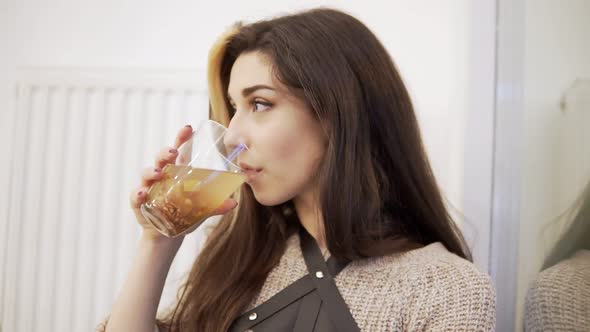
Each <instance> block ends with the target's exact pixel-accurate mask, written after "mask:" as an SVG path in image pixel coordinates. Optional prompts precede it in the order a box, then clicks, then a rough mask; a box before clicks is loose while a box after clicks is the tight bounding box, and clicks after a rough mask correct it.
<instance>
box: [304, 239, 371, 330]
mask: <svg viewBox="0 0 590 332" xmlns="http://www.w3.org/2000/svg"><path fill="white" fill-rule="evenodd" d="M299 236H300V239H301V251H303V257H304V258H305V264H306V265H307V270H308V271H309V276H310V277H311V279H312V281H313V283H314V284H315V286H316V287H315V288H316V289H317V292H318V294H319V296H320V298H321V299H322V302H323V304H322V307H324V308H325V310H326V312H327V314H328V317H330V321H331V322H332V325H333V326H334V327H335V328H336V330H337V331H338V332H360V329H359V327H358V325H357V324H356V321H355V320H354V317H352V314H351V313H350V309H349V308H348V306H347V305H346V302H344V299H343V298H342V295H341V294H340V291H338V287H336V282H335V281H334V277H335V276H336V275H337V274H338V273H339V272H340V271H342V269H343V268H344V267H345V266H346V265H347V264H348V263H349V262H337V261H336V262H334V261H335V259H332V261H333V263H331V264H330V266H329V265H327V264H326V261H325V260H324V257H323V256H322V252H321V250H320V248H319V247H318V245H317V243H316V241H315V240H314V238H313V237H312V236H311V235H310V234H309V233H308V232H307V231H306V230H305V228H304V227H300V229H299ZM331 258H332V257H331Z"/></svg>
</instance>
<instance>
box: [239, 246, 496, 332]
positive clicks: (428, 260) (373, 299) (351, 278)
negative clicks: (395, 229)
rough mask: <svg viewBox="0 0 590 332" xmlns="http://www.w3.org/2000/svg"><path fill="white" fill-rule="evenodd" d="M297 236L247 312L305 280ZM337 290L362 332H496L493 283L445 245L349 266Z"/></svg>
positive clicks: (339, 278)
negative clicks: (299, 280)
mask: <svg viewBox="0 0 590 332" xmlns="http://www.w3.org/2000/svg"><path fill="white" fill-rule="evenodd" d="M307 273H308V272H307V268H306V265H305V261H304V259H303V254H302V252H301V249H300V246H299V237H298V236H297V235H294V236H292V237H291V238H289V240H288V242H287V250H286V252H285V254H284V255H283V257H282V258H281V261H280V263H279V265H278V266H276V267H275V268H274V269H273V270H272V271H271V273H270V274H269V276H268V278H267V280H266V282H265V283H264V285H263V287H262V289H261V291H260V293H259V294H258V296H257V297H256V298H255V299H254V301H252V303H251V304H250V306H249V308H248V310H250V309H252V308H254V307H255V306H257V305H259V304H261V303H263V302H265V301H266V300H268V299H269V298H270V297H272V296H273V295H274V294H276V293H278V292H279V291H281V290H282V289H283V288H285V287H287V286H288V285H290V284H291V283H292V282H294V281H296V280H297V279H299V278H301V277H303V276H304V275H306V274H307ZM335 280H336V285H337V286H338V289H339V291H340V293H341V294H342V297H343V298H344V301H345V302H346V304H347V305H348V307H349V309H350V311H351V313H352V316H353V317H354V319H355V320H356V322H357V324H358V326H359V328H360V329H361V330H362V331H371V332H378V331H493V330H494V327H495V322H496V312H495V304H496V295H495V289H494V286H493V284H492V281H491V279H490V278H489V276H488V275H486V274H484V273H481V272H479V271H478V270H477V268H476V267H475V266H474V265H473V264H472V263H470V262H468V261H466V260H464V259H462V258H460V257H458V256H456V255H454V254H452V253H450V252H449V251H447V250H446V248H445V247H444V246H443V245H442V244H441V243H434V244H431V245H428V246H426V247H423V248H420V249H416V250H412V251H409V252H406V253H404V254H395V255H390V256H385V257H379V258H370V259H365V260H361V261H355V262H352V263H350V264H349V265H348V266H347V267H346V268H345V269H344V270H342V272H340V274H338V276H337V277H336V279H335Z"/></svg>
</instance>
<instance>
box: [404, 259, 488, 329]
mask: <svg viewBox="0 0 590 332" xmlns="http://www.w3.org/2000/svg"><path fill="white" fill-rule="evenodd" d="M420 270H421V271H420V272H419V275H417V276H416V277H415V279H414V282H413V284H414V285H413V287H412V288H413V291H412V294H413V296H411V297H410V303H409V305H408V306H407V308H408V309H409V310H408V311H407V312H406V313H405V315H404V316H405V317H404V322H406V323H407V324H404V325H405V328H404V330H406V331H494V329H495V323H496V293H495V288H494V285H493V283H492V281H491V278H490V277H489V276H488V275H486V274H484V273H481V272H480V271H478V270H477V268H476V267H475V266H474V265H473V264H471V263H470V262H467V261H465V260H463V259H461V258H459V257H456V256H455V257H450V258H446V259H442V260H436V261H431V262H429V263H427V264H424V265H423V266H422V268H421V269H420Z"/></svg>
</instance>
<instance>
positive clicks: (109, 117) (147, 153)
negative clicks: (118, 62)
mask: <svg viewBox="0 0 590 332" xmlns="http://www.w3.org/2000/svg"><path fill="white" fill-rule="evenodd" d="M19 77H20V79H19V81H18V83H17V84H16V91H15V99H16V105H17V106H16V109H15V110H14V111H15V114H14V124H13V127H12V128H13V137H14V138H13V141H14V142H15V144H14V146H13V153H12V156H11V157H10V158H8V159H9V162H10V163H9V181H8V184H9V186H8V188H6V189H5V190H7V191H8V195H7V196H8V199H7V201H8V202H7V207H8V209H7V211H6V213H5V215H6V216H7V220H6V221H4V222H3V223H2V224H1V225H0V226H2V227H3V229H2V232H1V236H2V238H1V239H0V241H1V244H0V250H1V251H0V259H2V261H1V263H2V264H1V266H0V267H1V271H0V276H1V282H0V292H1V293H0V299H2V301H0V322H1V326H2V331H4V332H8V331H10V332H19V331H22V332H37V331H39V332H40V331H60V332H62V331H91V330H93V329H94V327H95V326H96V325H97V323H98V322H99V321H101V320H102V318H104V317H105V316H106V315H107V314H108V312H109V310H110V308H111V306H112V303H113V301H114V297H115V294H116V293H117V292H118V291H119V288H120V286H121V285H122V283H123V281H124V277H125V275H126V273H127V271H128V268H129V267H130V263H131V260H132V258H133V255H134V253H135V250H134V249H135V245H136V240H137V238H138V235H139V231H140V229H139V226H138V225H137V224H136V222H135V218H134V216H133V213H132V211H131V209H130V207H129V203H128V197H129V194H130V192H131V190H133V189H134V188H135V187H137V186H138V185H139V179H140V178H139V177H140V172H141V170H142V169H143V168H144V167H147V166H152V165H153V163H154V156H155V154H156V153H157V152H158V151H159V150H160V149H161V148H163V147H165V146H168V145H172V144H173V142H174V137H175V136H176V132H177V130H178V129H180V128H181V127H182V126H183V125H185V124H187V123H190V124H192V125H193V127H196V126H197V125H198V123H199V122H201V121H203V120H204V119H206V118H207V97H206V88H205V86H206V84H205V83H206V82H205V79H206V76H205V74H204V73H203V72H201V71H196V70H184V71H174V72H172V71H161V72H158V71H149V72H144V71H130V70H124V71H118V70H77V69H67V70H66V69H47V68H36V69H35V68H29V69H22V70H20V72H19ZM201 240H202V235H201V234H198V233H197V234H193V235H191V236H190V237H189V238H187V239H186V240H185V243H184V245H183V247H182V249H181V251H180V252H179V255H178V256H177V259H176V261H175V263H174V265H173V267H172V270H171V273H170V275H169V281H168V282H167V288H166V289H165V292H164V296H163V301H162V304H163V305H164V304H167V303H170V302H171V301H172V300H173V298H174V297H175V291H176V288H177V287H178V281H179V279H180V278H181V277H182V275H183V272H184V271H186V269H187V268H188V266H189V265H190V263H191V262H192V260H193V259H194V257H195V254H196V252H197V250H198V247H199V244H200V241H201ZM163 305H162V306H163Z"/></svg>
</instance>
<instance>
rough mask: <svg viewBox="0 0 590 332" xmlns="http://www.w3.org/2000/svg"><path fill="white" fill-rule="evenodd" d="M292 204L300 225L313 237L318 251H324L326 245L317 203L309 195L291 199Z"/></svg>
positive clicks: (322, 219)
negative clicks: (318, 248)
mask: <svg viewBox="0 0 590 332" xmlns="http://www.w3.org/2000/svg"><path fill="white" fill-rule="evenodd" d="M293 204H294V205H295V211H296V212H297V217H298V218H299V222H300V223H301V225H302V226H303V227H304V228H305V230H306V231H307V232H308V233H309V234H310V235H311V236H313V238H314V239H315V240H316V242H317V244H318V246H319V247H320V249H322V251H323V250H325V249H326V248H327V245H326V237H325V234H324V218H323V217H322V213H321V209H320V208H319V206H318V201H317V200H316V199H314V197H313V195H312V194H311V193H310V194H307V195H300V196H298V197H296V198H295V199H293Z"/></svg>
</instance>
